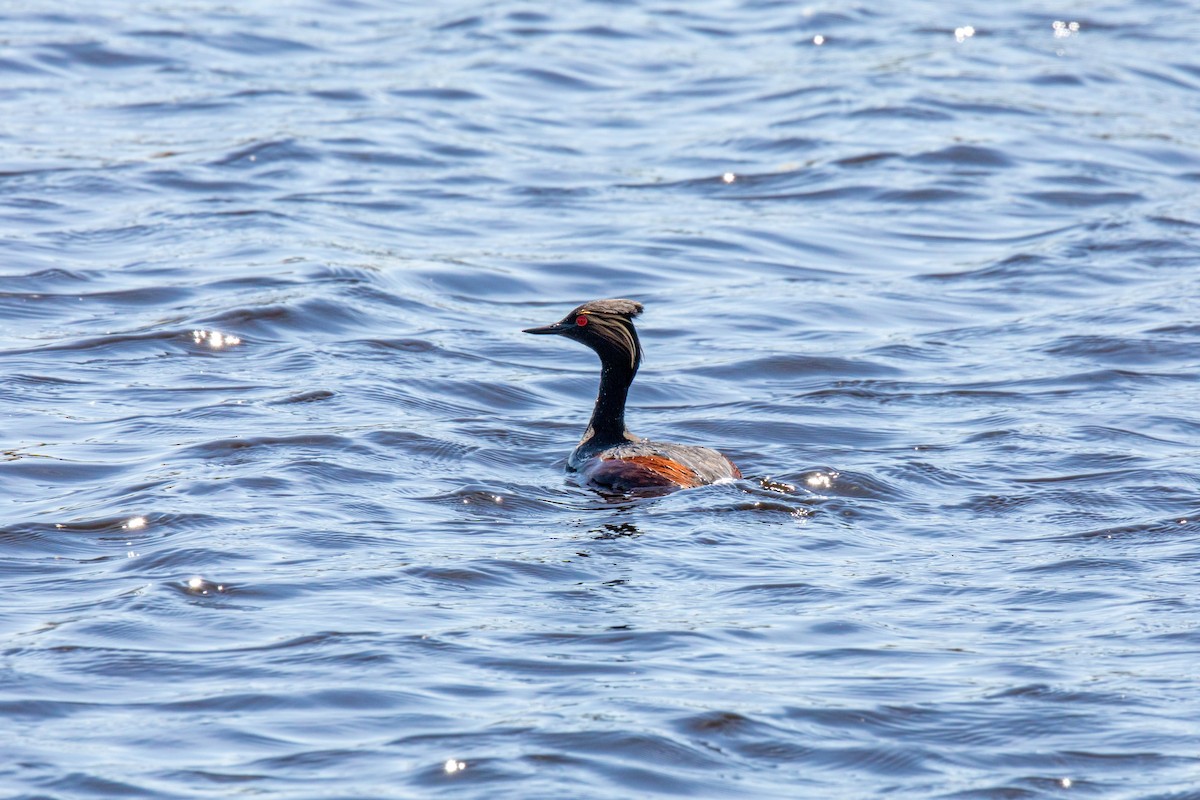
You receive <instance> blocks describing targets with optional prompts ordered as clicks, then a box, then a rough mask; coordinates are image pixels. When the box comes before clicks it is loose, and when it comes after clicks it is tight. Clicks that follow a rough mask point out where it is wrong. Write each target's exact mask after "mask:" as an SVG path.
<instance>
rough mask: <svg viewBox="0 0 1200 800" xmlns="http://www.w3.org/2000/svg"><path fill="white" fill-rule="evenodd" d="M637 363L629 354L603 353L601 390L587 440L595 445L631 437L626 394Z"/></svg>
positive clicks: (609, 443) (603, 444) (615, 442)
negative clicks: (607, 354) (626, 416)
mask: <svg viewBox="0 0 1200 800" xmlns="http://www.w3.org/2000/svg"><path fill="white" fill-rule="evenodd" d="M636 374H637V367H636V366H635V367H630V365H629V356H628V355H616V356H615V357H606V356H605V355H601V356H600V393H599V394H598V395H597V396H596V407H595V408H594V409H593V410H592V420H591V422H589V423H588V429H587V433H585V434H584V435H583V438H584V441H588V440H590V441H589V444H591V445H593V446H602V447H607V446H609V445H614V444H620V443H621V442H625V441H628V440H629V438H630V437H629V431H628V429H626V427H625V398H626V397H627V396H628V394H629V385H630V384H631V383H633V376H634V375H636Z"/></svg>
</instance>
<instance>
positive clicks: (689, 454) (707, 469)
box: [571, 439, 742, 491]
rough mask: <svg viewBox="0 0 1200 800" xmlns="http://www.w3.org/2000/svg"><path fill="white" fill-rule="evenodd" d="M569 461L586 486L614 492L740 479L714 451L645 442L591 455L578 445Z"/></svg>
mask: <svg viewBox="0 0 1200 800" xmlns="http://www.w3.org/2000/svg"><path fill="white" fill-rule="evenodd" d="M580 451H584V452H580ZM576 456H579V457H578V458H577V457H576ZM571 462H572V466H574V467H575V468H576V469H577V470H578V471H579V473H580V474H581V475H583V477H584V478H585V479H586V480H587V481H588V483H591V484H594V485H596V486H602V487H604V488H609V489H615V490H617V491H635V490H638V489H651V490H656V489H662V490H667V491H669V490H672V489H678V488H685V489H686V488H691V487H694V486H704V485H706V484H709V483H716V482H717V481H721V480H731V479H733V478H740V477H742V473H741V472H740V471H738V468H737V467H736V466H734V465H733V462H731V461H730V460H729V459H728V458H726V457H725V456H723V455H721V454H720V453H718V452H717V451H716V450H713V449H711V448H708V447H699V446H697V445H687V444H675V443H674V442H655V441H650V440H648V439H638V440H633V441H629V442H624V443H621V444H617V445H613V446H612V447H608V448H605V449H603V450H599V451H595V450H593V451H591V452H588V451H586V450H584V445H581V446H580V448H579V449H578V450H576V452H575V453H574V454H572V458H571Z"/></svg>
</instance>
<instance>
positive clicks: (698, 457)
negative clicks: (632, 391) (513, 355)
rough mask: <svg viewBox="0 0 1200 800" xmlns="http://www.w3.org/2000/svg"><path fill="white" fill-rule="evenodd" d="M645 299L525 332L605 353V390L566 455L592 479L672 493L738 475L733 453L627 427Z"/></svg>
mask: <svg viewBox="0 0 1200 800" xmlns="http://www.w3.org/2000/svg"><path fill="white" fill-rule="evenodd" d="M640 313H642V304H641V303H638V302H635V301H633V300H593V301H591V302H590V303H584V304H583V305H581V306H579V307H578V308H576V309H575V310H574V311H572V312H571V313H570V314H567V316H565V317H563V318H562V320H561V321H559V322H556V323H554V324H553V325H544V326H542V327H540V328H528V329H526V331H525V333H537V334H555V335H558V336H565V337H567V338H568V339H574V340H575V341H577V342H582V343H583V344H586V345H587V346H588V347H590V348H592V349H593V350H595V351H596V354H597V355H598V356H600V392H599V394H598V395H597V397H596V407H595V408H594V409H593V410H592V419H591V422H589V423H588V428H587V431H586V432H585V433H584V434H583V439H582V440H581V441H580V442H579V446H578V447H576V448H575V451H574V452H573V453H571V457H570V458H569V459H567V468H568V469H569V470H572V471H578V472H579V473H580V474H582V475H583V476H584V478H585V479H586V480H587V481H588V482H589V483H591V484H594V485H596V486H600V487H603V488H607V489H615V490H617V491H637V490H643V489H651V490H656V491H673V490H675V489H680V488H686V487H691V486H703V485H704V484H707V483H713V482H715V481H719V480H725V479H730V478H740V477H742V473H741V472H739V471H738V468H737V467H735V466H734V465H733V462H731V461H730V460H729V459H728V458H726V457H725V456H723V455H721V454H720V453H718V452H717V451H716V450H712V449H710V448H707V447H697V446H694V445H685V444H674V443H672V442H653V441H650V440H649V439H642V438H641V437H638V436H634V435H633V434H632V433H630V432H629V429H628V428H626V427H625V399H626V397H627V395H628V394H629V386H630V384H631V383H633V377H634V375H636V374H637V371H638V366H639V365H640V364H641V363H642V344H641V342H640V341H639V340H638V335H637V330H636V329H635V328H634V327H633V318H634V317H636V316H637V315H638V314H640Z"/></svg>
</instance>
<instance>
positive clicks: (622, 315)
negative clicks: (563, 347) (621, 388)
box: [525, 300, 642, 371]
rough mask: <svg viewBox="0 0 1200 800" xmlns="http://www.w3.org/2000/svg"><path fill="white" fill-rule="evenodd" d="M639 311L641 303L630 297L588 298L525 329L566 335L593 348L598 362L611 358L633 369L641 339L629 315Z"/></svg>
mask: <svg viewBox="0 0 1200 800" xmlns="http://www.w3.org/2000/svg"><path fill="white" fill-rule="evenodd" d="M641 313H642V304H641V303H639V302H637V301H634V300H592V301H591V302H590V303H584V304H583V305H581V306H579V307H578V308H576V309H575V310H574V311H572V312H571V313H570V314H567V315H566V316H565V317H563V318H562V320H560V321H559V322H556V323H554V324H553V325H543V326H542V327H540V328H526V329H525V333H553V334H557V335H559V336H566V337H567V338H568V339H574V340H575V341H577V342H583V343H584V344H586V345H587V346H588V347H590V348H592V349H593V350H595V351H596V353H598V354H599V356H600V360H601V361H602V362H608V361H609V360H612V362H613V363H620V364H622V365H626V364H627V365H628V367H629V369H630V370H633V371H636V370H637V368H638V364H640V363H642V343H641V342H639V341H638V335H637V331H636V330H635V329H634V327H633V318H634V317H636V316H637V315H638V314H641Z"/></svg>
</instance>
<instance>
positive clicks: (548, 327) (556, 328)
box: [521, 322, 575, 333]
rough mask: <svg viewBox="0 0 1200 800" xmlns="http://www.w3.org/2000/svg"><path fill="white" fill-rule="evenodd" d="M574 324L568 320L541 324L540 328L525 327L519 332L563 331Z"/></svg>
mask: <svg viewBox="0 0 1200 800" xmlns="http://www.w3.org/2000/svg"><path fill="white" fill-rule="evenodd" d="M574 327H575V326H574V325H572V324H571V323H568V322H556V323H554V324H553V325H543V326H542V327H540V328H526V329H525V330H523V331H521V333H563V332H565V331H569V330H570V329H571V328H574Z"/></svg>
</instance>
